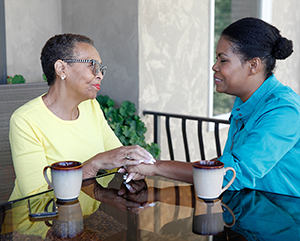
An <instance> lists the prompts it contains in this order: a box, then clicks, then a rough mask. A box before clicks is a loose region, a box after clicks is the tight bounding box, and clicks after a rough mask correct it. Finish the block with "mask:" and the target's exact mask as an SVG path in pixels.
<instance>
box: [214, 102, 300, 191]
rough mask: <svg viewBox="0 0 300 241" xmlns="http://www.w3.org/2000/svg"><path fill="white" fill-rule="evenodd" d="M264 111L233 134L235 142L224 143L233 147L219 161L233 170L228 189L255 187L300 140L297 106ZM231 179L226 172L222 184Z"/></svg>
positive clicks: (282, 106)
mask: <svg viewBox="0 0 300 241" xmlns="http://www.w3.org/2000/svg"><path fill="white" fill-rule="evenodd" d="M264 108H265V110H264V112H263V114H262V115H260V116H259V117H257V118H253V119H252V120H249V121H248V122H249V123H246V125H245V127H244V128H243V129H242V130H241V131H239V132H240V133H238V132H237V133H236V135H237V136H236V137H235V136H234V137H233V138H234V139H235V140H233V141H232V140H231V139H228V140H227V141H229V143H227V144H226V146H232V150H228V149H227V150H224V154H223V156H222V157H221V158H220V161H222V162H224V163H225V166H231V167H233V168H234V169H235V171H236V174H237V175H236V179H235V181H234V183H233V184H232V185H231V186H230V189H235V190H241V189H243V188H255V185H256V182H257V180H258V179H262V178H263V177H264V176H266V175H267V174H268V173H269V172H270V171H271V170H272V169H273V168H274V167H275V166H276V165H277V164H278V162H279V161H281V159H282V158H283V156H284V155H286V154H287V153H288V152H289V151H290V150H291V149H292V148H293V147H294V145H295V144H296V142H297V141H298V140H299V135H300V132H299V128H298V126H300V118H299V110H298V109H297V108H296V106H293V105H292V104H289V105H287V103H283V104H280V105H277V106H276V107H272V108H271V107H269V108H268V106H264ZM232 124H233V125H234V123H232ZM294 127H295V128H294ZM236 138H238V139H239V140H236ZM235 141H237V142H239V143H235ZM231 177H232V174H231V173H230V172H228V174H226V176H225V177H224V185H226V184H227V183H228V182H229V181H230V179H231Z"/></svg>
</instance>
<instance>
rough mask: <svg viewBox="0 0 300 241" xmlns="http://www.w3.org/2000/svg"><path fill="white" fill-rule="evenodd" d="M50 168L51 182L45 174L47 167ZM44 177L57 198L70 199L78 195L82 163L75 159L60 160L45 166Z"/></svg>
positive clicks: (74, 198)
mask: <svg viewBox="0 0 300 241" xmlns="http://www.w3.org/2000/svg"><path fill="white" fill-rule="evenodd" d="M48 168H50V169H51V178H52V182H51V181H50V180H49V178H48V175H47V169H48ZM43 174H44V177H45V179H46V181H47V183H48V184H49V186H50V187H52V188H53V189H54V195H55V197H56V198H57V200H61V201H65V202H67V201H72V200H76V199H77V198H78V196H79V193H80V189H81V184H82V163H80V162H77V161H61V162H56V163H53V164H52V165H51V166H46V167H45V168H44V171H43Z"/></svg>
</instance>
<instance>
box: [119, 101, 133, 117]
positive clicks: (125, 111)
mask: <svg viewBox="0 0 300 241" xmlns="http://www.w3.org/2000/svg"><path fill="white" fill-rule="evenodd" d="M135 111H136V109H135V105H134V104H133V103H131V102H129V101H128V100H127V101H124V102H123V103H122V104H121V108H120V114H121V115H122V116H124V117H127V116H132V115H133V114H134V112H135Z"/></svg>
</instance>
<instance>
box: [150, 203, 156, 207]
mask: <svg viewBox="0 0 300 241" xmlns="http://www.w3.org/2000/svg"><path fill="white" fill-rule="evenodd" d="M155 205H156V203H149V204H148V206H149V207H154V206H155Z"/></svg>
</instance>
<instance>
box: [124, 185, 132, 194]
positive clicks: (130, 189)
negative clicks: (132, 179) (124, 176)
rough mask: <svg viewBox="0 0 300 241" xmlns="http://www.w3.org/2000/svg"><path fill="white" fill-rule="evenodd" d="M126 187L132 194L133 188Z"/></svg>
mask: <svg viewBox="0 0 300 241" xmlns="http://www.w3.org/2000/svg"><path fill="white" fill-rule="evenodd" d="M125 186H126V188H127V189H128V190H129V191H130V192H132V191H133V188H132V187H131V185H129V184H125Z"/></svg>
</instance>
